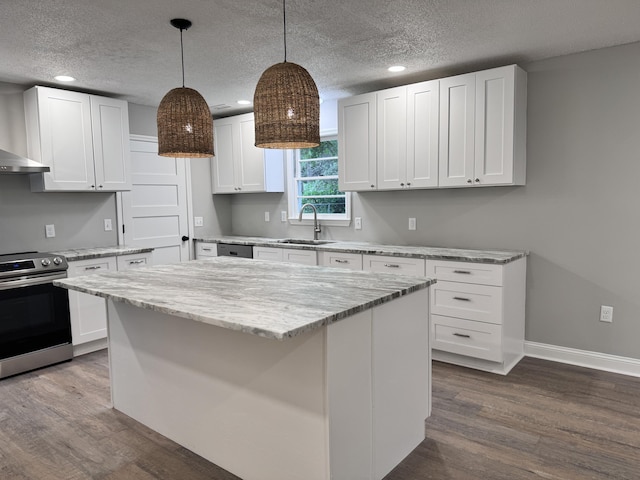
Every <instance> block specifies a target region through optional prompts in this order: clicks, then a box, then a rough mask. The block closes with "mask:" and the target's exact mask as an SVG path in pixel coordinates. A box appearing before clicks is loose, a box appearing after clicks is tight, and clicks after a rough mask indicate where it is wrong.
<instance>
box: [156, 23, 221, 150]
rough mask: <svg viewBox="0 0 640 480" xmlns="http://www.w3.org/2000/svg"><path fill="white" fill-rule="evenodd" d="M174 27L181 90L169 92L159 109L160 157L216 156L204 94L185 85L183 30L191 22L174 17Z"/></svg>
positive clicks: (211, 119)
mask: <svg viewBox="0 0 640 480" xmlns="http://www.w3.org/2000/svg"><path fill="white" fill-rule="evenodd" d="M171 25H172V26H174V27H175V28H178V29H180V54H181V60H182V87H180V88H174V89H173V90H171V91H169V93H167V94H166V95H165V96H164V97H163V98H162V100H161V101H160V105H159V106H158V116H157V123H158V155H161V156H163V157H200V158H203V157H211V156H213V118H212V117H211V110H209V106H208V105H207V102H206V101H205V99H204V98H202V95H200V94H199V93H198V92H197V91H196V90H194V89H193V88H187V87H185V86H184V49H183V46H182V31H183V30H186V29H188V28H189V27H190V26H191V21H189V20H186V19H184V18H174V19H173V20H171Z"/></svg>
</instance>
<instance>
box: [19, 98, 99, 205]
mask: <svg viewBox="0 0 640 480" xmlns="http://www.w3.org/2000/svg"><path fill="white" fill-rule="evenodd" d="M35 89H36V90H35V92H36V94H37V100H36V101H35V102H33V103H32V104H31V105H28V103H31V102H30V101H29V100H28V97H27V98H25V106H26V110H27V112H26V115H27V116H30V117H33V116H36V117H37V119H38V121H36V122H34V121H32V120H30V121H28V135H29V137H31V138H30V139H29V145H30V148H29V152H28V153H29V155H30V156H31V157H32V158H34V160H39V161H41V162H42V163H44V164H45V165H48V166H49V167H50V168H51V171H50V172H47V173H44V177H43V178H44V185H43V189H44V190H54V191H55V190H60V191H80V192H82V191H89V190H94V189H95V172H94V165H93V139H92V135H91V102H90V100H89V98H90V97H89V95H87V94H84V93H78V92H69V91H67V90H58V89H55V88H46V87H35ZM38 128H39V131H38ZM34 136H38V137H39V141H40V145H39V149H38V148H31V146H34V145H35V143H34V141H33V140H35V137H34ZM37 150H39V151H37ZM36 189H39V188H36Z"/></svg>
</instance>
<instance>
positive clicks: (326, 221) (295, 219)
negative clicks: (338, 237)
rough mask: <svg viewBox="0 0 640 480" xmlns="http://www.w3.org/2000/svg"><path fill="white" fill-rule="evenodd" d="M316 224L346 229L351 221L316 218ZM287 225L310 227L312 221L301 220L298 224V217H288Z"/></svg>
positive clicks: (348, 219)
mask: <svg viewBox="0 0 640 480" xmlns="http://www.w3.org/2000/svg"><path fill="white" fill-rule="evenodd" d="M318 223H319V224H320V226H321V227H322V226H323V225H326V226H327V227H348V226H349V225H351V219H350V218H345V219H338V218H332V219H324V218H318ZM289 225H311V226H313V219H307V218H303V219H302V221H301V222H300V221H298V217H289Z"/></svg>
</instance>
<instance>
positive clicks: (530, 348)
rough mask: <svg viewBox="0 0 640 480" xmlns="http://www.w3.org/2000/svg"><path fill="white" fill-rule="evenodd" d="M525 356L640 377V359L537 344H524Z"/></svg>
mask: <svg viewBox="0 0 640 480" xmlns="http://www.w3.org/2000/svg"><path fill="white" fill-rule="evenodd" d="M524 354H525V355H526V356H527V357H534V358H541V359H543V360H551V361H554V362H560V363H568V364H569V365H577V366H580V367H587V368H594V369H596V370H604V371H606V372H613V373H620V374H623V375H630V376H632V377H640V359H637V358H629V357H619V356H617V355H609V354H606V353H598V352H589V351H587V350H578V349H575V348H568V347H558V346H556V345H547V344H544V343H536V342H524Z"/></svg>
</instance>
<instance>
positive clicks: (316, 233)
mask: <svg viewBox="0 0 640 480" xmlns="http://www.w3.org/2000/svg"><path fill="white" fill-rule="evenodd" d="M306 207H311V209H312V210H313V239H314V240H318V236H319V235H320V232H321V230H320V224H319V223H318V210H316V206H315V205H313V204H311V203H305V204H304V205H302V207H301V208H300V215H299V216H298V221H299V222H301V221H302V212H303V211H304V209H305V208H306Z"/></svg>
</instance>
